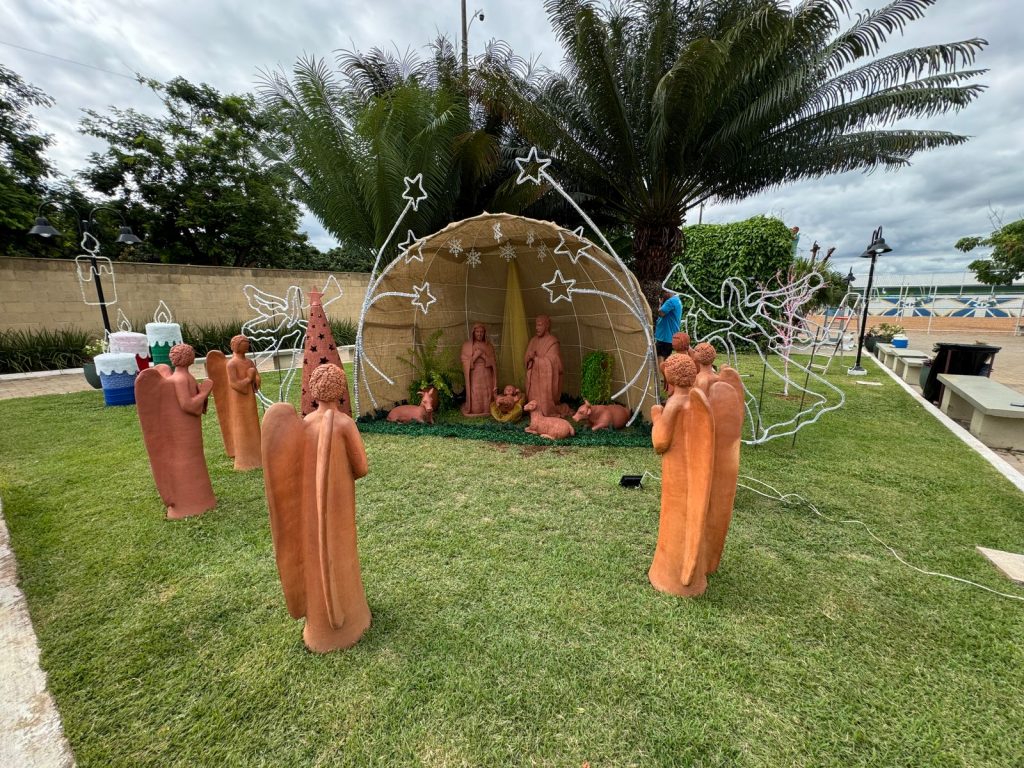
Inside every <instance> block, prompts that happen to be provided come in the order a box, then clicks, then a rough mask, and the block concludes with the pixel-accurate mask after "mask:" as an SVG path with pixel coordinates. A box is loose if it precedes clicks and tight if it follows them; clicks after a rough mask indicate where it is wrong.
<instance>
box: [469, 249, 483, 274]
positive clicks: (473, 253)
mask: <svg viewBox="0 0 1024 768" xmlns="http://www.w3.org/2000/svg"><path fill="white" fill-rule="evenodd" d="M466 264H468V265H469V266H471V267H473V269H476V268H477V267H479V266H480V251H478V250H477V249H476V248H470V249H469V251H467V252H466Z"/></svg>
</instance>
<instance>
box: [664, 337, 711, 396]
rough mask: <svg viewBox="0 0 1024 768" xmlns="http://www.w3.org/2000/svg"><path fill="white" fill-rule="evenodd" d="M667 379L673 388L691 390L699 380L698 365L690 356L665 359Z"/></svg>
mask: <svg viewBox="0 0 1024 768" xmlns="http://www.w3.org/2000/svg"><path fill="white" fill-rule="evenodd" d="M709 346H710V345H709ZM665 379H666V380H667V381H668V383H669V384H671V385H672V386H673V387H678V388H680V389H689V388H690V387H692V386H693V382H694V381H696V380H697V364H696V363H695V362H693V360H691V359H690V356H689V355H672V356H670V357H668V358H666V359H665Z"/></svg>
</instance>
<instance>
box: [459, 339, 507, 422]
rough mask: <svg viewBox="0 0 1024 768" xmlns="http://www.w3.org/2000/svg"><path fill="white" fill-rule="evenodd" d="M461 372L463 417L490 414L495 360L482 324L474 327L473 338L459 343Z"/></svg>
mask: <svg viewBox="0 0 1024 768" xmlns="http://www.w3.org/2000/svg"><path fill="white" fill-rule="evenodd" d="M460 358H461V360H462V375H463V376H464V377H465V381H466V402H465V404H464V405H463V406H462V415H463V416H489V415H490V413H491V403H493V402H494V398H495V397H496V396H497V394H498V362H497V358H496V357H495V356H494V345H493V344H491V342H489V341H488V340H487V329H486V328H485V327H484V324H483V323H477V324H476V325H474V326H473V338H471V339H470V340H469V341H467V342H465V343H464V344H463V345H462V354H461V355H460Z"/></svg>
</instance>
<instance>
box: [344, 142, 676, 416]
mask: <svg viewBox="0 0 1024 768" xmlns="http://www.w3.org/2000/svg"><path fill="white" fill-rule="evenodd" d="M515 163H516V166H517V167H518V168H519V175H518V177H517V179H516V183H517V184H524V183H526V182H531V183H533V184H537V185H540V184H548V185H550V187H551V188H552V189H554V190H555V191H556V192H558V193H559V194H560V195H561V196H562V197H563V198H564V199H565V200H566V201H567V202H568V203H569V204H570V205H571V206H572V207H573V208H574V209H575V210H576V212H577V213H578V214H579V216H580V218H581V219H582V220H583V221H584V222H585V223H586V224H587V226H589V227H590V229H591V230H592V231H593V232H595V233H597V236H598V237H599V239H600V241H601V243H602V244H603V245H604V250H605V252H606V253H607V254H608V255H609V256H610V257H611V258H612V259H614V261H615V264H616V266H617V267H619V269H620V270H621V275H627V276H629V277H630V278H631V277H632V276H631V274H630V272H629V270H628V268H627V267H626V265H625V263H624V262H623V261H622V259H621V257H619V255H618V253H617V252H616V251H615V249H614V248H613V247H612V245H611V243H610V242H609V241H608V239H607V238H606V237H605V236H604V233H603V232H601V230H600V229H598V227H597V225H596V224H594V222H593V221H592V220H591V219H590V217H589V216H587V215H586V213H584V211H583V209H582V208H580V207H579V205H578V204H577V203H576V201H575V200H573V199H572V197H571V196H570V195H569V194H568V193H567V192H566V191H565V189H563V188H562V186H561V185H560V184H559V183H558V182H557V181H556V180H555V179H554V178H552V177H551V176H550V174H548V173H547V168H548V166H550V165H551V160H550V159H549V158H541V157H540V156H539V155H538V152H537V148H536V147H532V148H531V149H530V151H529V153H528V154H527V156H526V157H525V158H516V160H515ZM416 180H419V181H420V184H419V191H420V193H421V195H420V196H416V197H411V196H410V189H411V186H412V184H413V183H414V182H415V181H416ZM405 181H406V193H405V194H403V196H402V197H403V198H404V199H405V200H406V201H407V204H406V206H405V208H404V209H403V210H402V212H401V213H400V214H399V216H398V220H397V221H396V222H395V225H394V227H393V228H392V230H391V233H390V234H389V235H388V237H387V238H385V240H384V243H383V245H381V247H380V249H379V250H378V251H377V256H376V259H375V260H374V264H373V269H372V270H371V271H370V281H369V285H368V287H367V291H366V295H365V297H364V299H363V307H362V310H361V311H360V314H359V325H358V328H357V331H356V358H355V366H354V382H353V398H352V399H353V406H354V409H355V412H356V413H360V412H361V410H360V407H359V400H360V396H361V393H362V391H363V390H364V389H365V391H366V394H367V396H368V397H369V398H370V402H371V403H372V404H373V407H374V408H377V400H376V398H375V397H374V395H373V391H372V389H371V387H370V385H369V379H368V378H367V372H366V368H370V369H371V370H373V371H374V372H375V373H377V374H378V375H379V376H381V378H383V379H384V381H386V382H387V383H388V384H392V385H393V384H394V381H393V379H392V378H391V377H389V376H387V375H386V374H385V373H384V372H383V371H381V370H380V368H379V367H378V366H377V365H375V364H374V362H373V361H372V360H371V359H370V358H369V357H368V356H367V354H366V349H365V347H364V343H363V341H364V330H365V323H366V314H367V312H368V311H369V309H370V307H372V306H373V305H374V304H376V303H377V302H378V301H380V300H381V299H383V298H385V297H388V296H396V297H403V298H409V299H411V300H412V304H413V306H414V307H416V308H418V309H419V310H420V311H421V312H423V314H424V315H425V314H427V312H428V310H429V308H430V306H431V305H432V304H433V303H434V302H435V301H437V297H435V296H434V295H433V294H432V293H431V292H430V284H429V283H428V282H426V281H424V283H423V285H414V286H413V291H414V293H407V292H403V291H385V292H384V293H380V294H378V293H377V289H378V288H379V287H380V285H381V282H382V281H383V279H384V278H385V277H386V276H387V274H388V273H389V272H390V271H391V270H392V269H393V268H394V267H395V266H396V264H397V263H398V262H399V261H400V258H399V259H394V260H392V261H391V263H389V264H388V265H387V266H386V267H384V268H383V269H382V270H380V272H378V269H379V268H380V261H381V257H382V256H383V254H384V251H385V249H386V248H387V246H388V244H389V243H390V241H391V238H392V237H393V236H394V234H395V232H396V231H398V228H399V226H401V222H402V220H403V219H404V218H405V216H406V214H407V213H408V211H409V209H410V208H412V209H413V210H416V207H417V206H418V204H419V202H420V201H421V200H423V199H426V197H427V193H426V192H425V191H423V188H422V174H418V175H417V176H416V177H414V178H413V179H409V178H406V180H405ZM491 232H492V235H493V236H494V240H495V241H496V242H499V243H500V242H501V241H502V240H503V239H505V238H504V234H503V233H502V229H501V222H499V221H496V222H493V223H492V225H491ZM413 237H414V236H413V234H412V233H411V232H410V233H409V238H408V239H407V240H406V242H405V243H403V246H406V248H408V246H410V245H411V244H412V242H413ZM536 240H537V236H536V233H535V232H534V231H533V230H529V231H528V232H527V234H526V242H527V245H528V246H529V245H532V244H533V243H534V242H535V241H536ZM421 244H422V242H421ZM446 245H447V247H448V250H449V252H451V253H452V254H453V255H455V256H458V255H460V254H461V253H466V262H465V263H466V265H467V266H468V267H472V268H475V267H477V266H479V264H480V253H479V251H477V250H476V249H471V250H470V251H468V252H466V251H464V250H463V246H462V242H461V240H457V239H455V238H453V239H452V240H450V241H449V242H448V243H446ZM593 245H594V244H593V243H591V241H590V240H588V239H587V238H586V237H584V235H583V228H582V227H579V228H577V229H576V230H575V231H572V232H570V231H569V230H565V229H559V244H558V246H557V247H556V248H555V250H554V254H555V255H556V256H560V255H564V256H568V257H569V259H570V260H571V262H572V263H573V264H574V265H576V264H578V263H579V261H580V260H581V259H583V258H586V259H587V260H588V263H592V264H594V265H596V266H598V267H599V268H600V269H601V270H602V271H604V272H605V273H606V274H607V275H608V277H609V278H610V279H611V280H612V282H613V283H614V284H615V285H616V287H617V288H618V289H619V290H620V291H621V292H622V295H621V296H618V295H615V294H613V293H609V292H607V291H599V290H595V289H582V288H576V287H575V285H576V280H574V279H571V278H569V279H567V278H565V277H563V276H562V274H561V271H560V270H558V269H556V270H555V276H554V277H553V278H552V279H551V280H550V281H549V282H547V283H544V284H543V287H544V288H545V289H546V290H547V291H548V294H549V297H550V298H551V301H552V303H554V302H557V301H568V302H570V303H571V302H572V294H573V293H585V294H590V295H594V296H599V297H602V298H604V299H608V300H611V301H614V302H617V303H619V304H622V305H624V306H625V307H626V309H627V310H628V311H629V313H630V314H631V315H632V316H633V317H634V318H636V320H637V322H638V324H639V325H640V328H641V329H642V331H643V333H644V339H645V342H646V347H647V354H646V357H645V359H644V361H643V363H641V365H640V367H639V368H638V370H637V371H636V373H634V374H633V375H632V377H631V378H630V381H629V383H628V384H627V385H626V386H625V387H623V388H622V389H621V390H620V391H619V392H618V393H616V394H615V395H613V397H620V396H621V395H622V394H623V393H625V392H626V391H627V390H628V389H629V388H630V387H631V386H633V384H634V383H635V382H637V381H638V380H639V379H640V378H641V376H642V374H643V372H644V370H646V371H647V378H646V380H645V384H644V396H643V397H641V401H640V402H641V404H642V402H643V399H644V397H646V395H647V394H648V393H650V392H652V391H653V393H654V399H655V402H659V401H660V394H659V391H658V382H659V378H658V376H657V358H656V356H655V354H654V337H653V333H652V329H651V328H650V323H649V318H647V313H646V312H645V311H644V309H643V307H644V302H643V299H642V296H641V293H640V286H639V283H637V281H636V279H635V278H632V279H628V278H627V279H626V281H625V283H624V282H623V280H622V277H621V275H620V274H618V273H616V272H615V271H614V270H612V269H611V268H610V267H609V266H608V265H607V264H606V263H605V261H604V260H603V259H601V258H598V257H597V256H595V255H594V254H592V253H590V248H592V247H593ZM499 255H500V256H501V257H502V258H504V259H505V261H507V262H511V261H512V259H513V258H515V257H516V253H515V246H514V245H513V244H512V243H511V241H507V242H506V243H504V244H503V245H502V246H501V247H500V248H499ZM536 255H537V258H538V260H539V261H541V262H543V261H544V260H545V258H547V256H549V255H551V250H550V249H549V248H548V246H547V245H546V244H545V243H544V242H543V241H541V242H540V243H539V244H538V246H537V248H536ZM413 258H415V257H413ZM411 260H412V259H410V258H408V257H407V258H406V263H409V262H410V261H411ZM417 260H420V261H422V259H417ZM624 297H625V298H624ZM627 373H628V372H627ZM640 413H641V408H640V407H637V408H635V409H634V411H633V414H632V416H631V417H630V419H629V422H628V424H632V423H633V422H634V421H635V420H636V419H637V417H638V416H639V415H640Z"/></svg>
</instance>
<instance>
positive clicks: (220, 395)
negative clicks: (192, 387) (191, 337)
mask: <svg viewBox="0 0 1024 768" xmlns="http://www.w3.org/2000/svg"><path fill="white" fill-rule="evenodd" d="M248 351H249V339H248V337H247V336H244V335H243V334H238V335H237V336H234V337H233V338H232V339H231V352H232V355H231V359H230V360H228V359H227V358H226V357H224V353H223V352H221V351H220V350H219V349H215V350H213V351H212V352H208V353H207V354H206V372H207V373H208V374H209V376H210V379H212V380H213V399H214V402H215V403H216V404H217V421H218V422H219V423H220V434H221V437H223V438H224V450H225V451H227V454H228V456H231V457H232V458H234V460H235V469H238V470H245V469H257V468H258V467H261V466H262V461H261V458H260V414H259V409H258V408H257V407H256V392H257V391H259V388H260V374H259V371H257V370H256V364H255V363H254V362H253V361H252V360H249V359H248V358H247V357H246V356H245V355H246V353H247V352H248Z"/></svg>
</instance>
